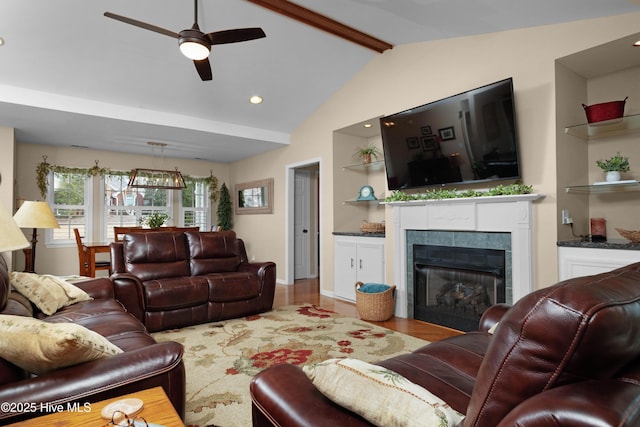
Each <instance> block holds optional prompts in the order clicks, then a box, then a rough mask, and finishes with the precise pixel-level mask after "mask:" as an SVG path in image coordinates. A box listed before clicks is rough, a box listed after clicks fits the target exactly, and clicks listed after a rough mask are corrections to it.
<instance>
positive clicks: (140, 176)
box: [128, 141, 187, 190]
mask: <svg viewBox="0 0 640 427" xmlns="http://www.w3.org/2000/svg"><path fill="white" fill-rule="evenodd" d="M147 144H149V145H150V146H151V149H152V153H153V155H155V147H160V149H161V150H162V159H163V161H164V147H166V146H167V144H165V143H162V142H151V141H149V142H147ZM128 186H129V187H131V188H163V189H167V190H182V189H183V188H187V184H186V182H184V177H183V176H182V174H181V173H180V171H179V170H178V168H177V167H176V168H175V170H165V169H141V168H136V169H133V170H132V171H131V173H130V174H129V184H128Z"/></svg>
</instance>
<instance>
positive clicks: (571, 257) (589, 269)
mask: <svg viewBox="0 0 640 427" xmlns="http://www.w3.org/2000/svg"><path fill="white" fill-rule="evenodd" d="M639 261H640V251H638V250H621V249H598V248H573V247H565V246H560V247H558V278H559V280H567V279H572V278H574V277H581V276H589V275H592V274H599V273H605V272H607V271H611V270H614V269H616V268H620V267H624V266H625V265H629V264H632V263H634V262H639Z"/></svg>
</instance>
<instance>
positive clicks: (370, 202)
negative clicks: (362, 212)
mask: <svg viewBox="0 0 640 427" xmlns="http://www.w3.org/2000/svg"><path fill="white" fill-rule="evenodd" d="M376 197H377V196H376ZM382 202H384V196H382V197H378V198H377V199H376V200H358V199H350V200H345V201H344V203H348V204H354V205H362V204H365V205H379V204H380V203H382Z"/></svg>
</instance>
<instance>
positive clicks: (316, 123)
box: [0, 13, 640, 294]
mask: <svg viewBox="0 0 640 427" xmlns="http://www.w3.org/2000/svg"><path fill="white" fill-rule="evenodd" d="M639 20H640V13H634V14H626V15H621V16H617V17H610V18H603V19H596V20H584V21H577V22H572V23H568V24H559V25H551V26H544V27H536V28H527V29H521V30H515V31H506V32H500V33H493V34H486V35H480V36H474V37H465V38H457V39H448V40H438V41H433V42H426V43H417V44H411V45H404V46H397V47H395V48H393V49H392V50H390V51H386V52H385V53H384V54H382V55H379V56H377V57H376V58H375V59H374V60H372V61H371V62H370V63H369V64H368V65H367V66H365V67H364V68H363V69H362V70H361V72H360V73H358V74H357V75H356V76H354V78H353V79H352V80H351V81H350V82H348V83H347V84H345V86H344V87H343V88H342V89H340V90H339V91H338V92H336V93H335V94H333V95H332V96H331V97H330V98H329V100H328V101H327V102H326V103H325V104H323V105H322V106H321V107H320V108H319V109H318V110H317V111H316V112H315V113H314V114H312V115H311V116H310V117H308V118H307V120H305V121H304V122H303V123H301V124H300V125H299V126H298V127H297V128H296V129H295V130H294V131H293V132H292V134H291V144H290V145H289V146H287V147H284V148H281V149H278V150H275V151H272V152H268V153H265V154H262V155H259V156H255V157H253V158H250V159H246V160H244V161H241V162H237V163H234V164H231V165H220V164H213V165H211V164H210V163H206V162H197V161H184V160H176V161H175V162H174V163H175V165H176V166H179V167H180V169H181V170H183V169H184V170H186V172H187V173H189V174H193V175H207V174H208V172H209V169H210V168H212V167H213V169H214V172H215V174H216V175H217V176H218V177H219V178H220V181H221V182H222V181H226V182H227V184H228V186H229V188H230V189H233V185H234V184H235V183H238V182H245V181H253V180H257V179H263V178H270V177H273V178H274V187H275V191H274V193H275V194H274V213H273V214H271V215H242V216H236V217H234V221H235V227H234V228H235V230H236V231H237V233H238V235H240V236H241V237H243V238H244V239H245V241H246V243H247V250H248V252H249V254H250V255H249V256H250V257H251V256H255V257H256V259H259V260H260V259H262V260H271V261H274V262H276V264H277V265H278V279H279V280H280V281H282V279H283V278H284V272H285V266H286V259H285V246H286V245H285V236H286V227H285V171H286V167H287V165H291V164H302V163H304V162H306V161H308V160H310V159H320V179H321V181H320V200H321V207H320V247H321V254H320V263H321V270H320V280H321V288H322V292H323V293H326V294H331V293H332V291H333V283H332V277H333V236H332V234H331V233H332V231H333V230H334V229H335V228H334V211H335V209H334V204H335V203H341V201H339V200H336V199H335V198H334V194H333V193H334V180H335V179H336V178H334V170H335V169H336V168H340V167H341V166H343V165H344V164H349V162H350V161H351V159H350V158H347V159H344V161H340V162H338V160H334V131H336V130H339V129H343V128H345V127H347V126H349V125H352V124H354V123H360V122H362V121H365V120H369V119H371V118H375V117H380V116H383V115H386V114H390V113H394V112H398V111H402V110H405V109H407V108H411V107H414V106H417V105H421V104H424V103H426V102H431V101H434V100H437V99H440V98H444V97H447V96H450V95H453V94H456V93H460V92H462V91H465V90H468V89H472V88H475V87H479V86H483V85H485V84H488V83H492V82H495V81H498V80H502V79H504V78H507V77H513V79H514V88H515V92H516V112H517V115H518V126H519V129H518V130H519V135H520V141H521V157H522V159H523V163H524V164H523V181H524V183H526V184H530V185H533V187H534V190H535V191H536V192H538V193H542V194H544V195H545V198H544V199H543V200H542V201H541V202H538V203H536V205H535V212H534V214H535V230H536V239H535V279H536V287H544V286H548V285H550V284H552V283H554V282H555V281H556V279H557V260H556V238H557V232H558V218H556V216H557V212H556V209H557V199H558V191H559V190H558V188H557V185H556V182H557V177H556V169H557V166H558V165H557V159H556V136H557V129H558V126H557V123H556V119H557V118H556V113H555V111H556V105H555V98H556V93H555V92H556V76H555V71H556V68H555V62H554V61H555V59H556V58H560V57H563V56H566V55H569V54H571V53H574V52H578V51H582V50H585V49H588V48H591V47H593V46H596V45H599V44H602V43H605V42H609V41H611V40H615V39H618V38H621V37H623V36H626V35H629V34H633V33H635V32H637V29H638V26H637V23H638V22H639ZM317 78H322V76H317ZM310 81H312V79H310ZM310 84H311V83H310ZM635 89H636V90H637V88H635ZM576 107H577V108H581V107H579V106H576ZM564 125H566V124H562V126H564ZM18 142H19V141H18ZM42 155H48V156H49V159H48V160H49V162H51V163H56V164H67V165H69V166H78V167H90V166H92V165H93V163H94V159H96V158H99V159H100V165H101V166H104V167H111V168H114V169H115V168H120V169H129V168H132V167H135V166H145V165H147V166H148V164H147V163H146V162H148V161H149V160H150V157H148V158H145V157H143V156H139V157H138V156H124V155H118V154H115V153H108V152H91V151H88V150H82V149H72V148H62V149H54V148H52V147H49V146H32V145H28V144H20V143H19V144H18V148H17V159H18V165H17V168H16V170H17V171H18V173H17V179H18V183H19V186H18V189H17V193H16V194H15V195H16V196H17V195H20V196H23V197H25V198H27V199H34V198H39V194H38V192H37V189H36V186H35V166H36V164H37V163H39V162H40V161H41V160H42ZM136 161H137V162H138V163H137V164H136ZM590 161H591V160H590ZM3 175H4V174H3ZM335 184H336V185H338V184H340V183H335ZM345 185H347V183H345ZM3 188H4V184H3ZM358 188H359V186H357V188H354V189H353V191H354V194H355V192H356V191H357V189H358ZM1 191H2V189H0V195H1V194H2V193H1ZM376 191H377V190H376ZM383 209H385V219H386V222H387V224H392V223H393V218H392V215H391V209H390V208H383ZM391 234H392V233H391V227H387V237H386V244H387V255H388V256H387V261H388V262H387V280H388V281H389V282H391V280H392V278H393V272H394V266H393V262H392V260H393V256H392V254H393V251H394V248H393V236H392V235H391ZM51 252H55V251H51ZM59 252H60V253H59V254H58V253H56V254H54V253H50V252H49V251H47V250H46V249H44V248H40V247H39V249H38V260H37V263H38V270H41V271H47V272H52V273H56V274H70V273H73V272H75V270H76V268H77V259H76V255H75V252H73V250H72V249H70V250H69V251H62V250H59Z"/></svg>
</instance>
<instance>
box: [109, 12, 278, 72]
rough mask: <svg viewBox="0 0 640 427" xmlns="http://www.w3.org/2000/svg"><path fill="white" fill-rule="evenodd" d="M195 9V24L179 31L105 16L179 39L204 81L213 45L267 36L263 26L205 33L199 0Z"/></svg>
mask: <svg viewBox="0 0 640 427" xmlns="http://www.w3.org/2000/svg"><path fill="white" fill-rule="evenodd" d="M193 9H194V19H193V21H194V22H193V26H192V27H191V28H189V29H186V30H182V31H180V32H179V33H176V32H173V31H170V30H166V29H164V28H161V27H158V26H155V25H151V24H147V23H146V22H142V21H138V20H135V19H131V18H127V17H126V16H120V15H116V14H115V13H111V12H105V13H104V16H106V17H107V18H112V19H115V20H117V21H121V22H124V23H126V24H131V25H135V26H136V27H140V28H142V29H145V30H149V31H154V32H156V33H160V34H164V35H165V36H169V37H173V38H176V39H178V44H179V45H180V51H181V52H182V54H183V55H184V56H186V57H187V58H189V59H191V60H193V63H194V64H195V66H196V70H197V71H198V74H199V75H200V78H201V79H202V80H203V81H206V80H211V79H212V74H211V65H210V63H209V53H210V52H211V46H213V45H217V44H227V43H237V42H244V41H249V40H255V39H260V38H263V37H266V34H265V33H264V31H263V30H262V28H258V27H254V28H236V29H233V30H224V31H214V32H212V33H208V34H205V33H203V32H202V31H200V27H198V0H194V1H193Z"/></svg>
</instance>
